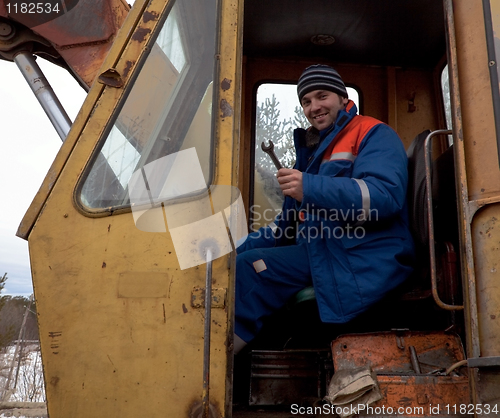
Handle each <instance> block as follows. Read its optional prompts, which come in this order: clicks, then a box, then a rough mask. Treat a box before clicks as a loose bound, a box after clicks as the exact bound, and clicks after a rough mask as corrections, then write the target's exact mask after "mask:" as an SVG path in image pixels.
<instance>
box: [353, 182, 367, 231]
mask: <svg viewBox="0 0 500 418" xmlns="http://www.w3.org/2000/svg"><path fill="white" fill-rule="evenodd" d="M353 180H354V181H355V182H356V183H358V186H359V188H360V189H361V199H362V203H363V209H362V211H363V215H362V219H359V221H358V222H357V223H356V225H362V224H363V223H364V222H365V221H366V219H367V218H368V214H369V213H370V190H369V189H368V186H367V185H366V183H365V181H364V180H360V179H353Z"/></svg>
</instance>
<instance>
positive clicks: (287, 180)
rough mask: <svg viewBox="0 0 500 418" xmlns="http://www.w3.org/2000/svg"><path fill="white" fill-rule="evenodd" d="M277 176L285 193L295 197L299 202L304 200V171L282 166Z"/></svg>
mask: <svg viewBox="0 0 500 418" xmlns="http://www.w3.org/2000/svg"><path fill="white" fill-rule="evenodd" d="M277 176H278V183H279V184H280V188H281V191H282V192H283V194H284V195H285V196H290V197H293V198H294V199H295V200H297V201H298V202H302V198H303V197H304V192H303V190H302V172H301V171H299V170H295V169H293V168H280V169H279V171H278V175H277Z"/></svg>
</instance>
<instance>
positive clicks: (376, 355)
mask: <svg viewBox="0 0 500 418" xmlns="http://www.w3.org/2000/svg"><path fill="white" fill-rule="evenodd" d="M332 356H333V363H334V369H335V370H340V369H354V368H357V367H362V366H367V365H370V366H371V368H372V370H373V371H375V372H376V374H377V380H378V383H379V387H380V391H381V394H382V399H381V400H380V401H378V402H376V403H374V404H373V405H372V406H373V408H377V407H385V408H394V410H398V408H401V407H403V410H400V412H401V411H402V412H404V413H403V414H401V415H403V416H423V415H425V414H432V415H435V414H434V413H431V411H430V410H429V408H430V405H432V406H433V407H434V408H435V407H439V409H440V414H442V415H450V416H452V415H454V414H453V412H454V411H450V410H448V411H446V410H445V408H446V405H458V404H461V403H462V404H468V403H469V402H470V400H469V379H468V376H467V369H465V368H463V367H456V368H455V369H453V367H452V366H454V365H455V366H456V365H457V364H462V363H463V364H465V361H464V360H465V355H464V350H463V347H462V343H461V341H460V339H459V337H458V336H457V335H454V334H448V333H444V332H410V331H392V332H382V333H372V334H352V335H346V336H341V337H339V338H337V339H336V340H335V341H333V343H332ZM459 362H462V363H459ZM452 369H453V370H452ZM406 408H408V410H406ZM420 408H424V409H420ZM435 411H436V410H434V412H435Z"/></svg>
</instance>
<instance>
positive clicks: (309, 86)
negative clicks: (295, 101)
mask: <svg viewBox="0 0 500 418" xmlns="http://www.w3.org/2000/svg"><path fill="white" fill-rule="evenodd" d="M314 90H328V91H333V92H334V93H337V94H338V95H340V96H342V97H348V96H347V90H346V88H345V84H344V82H343V81H342V78H341V77H340V75H339V73H338V72H337V71H335V70H334V69H333V68H332V67H329V66H328V65H322V64H316V65H311V66H310V67H307V68H306V69H305V70H304V72H303V73H302V75H301V76H300V78H299V81H298V83H297V94H298V95H299V101H302V97H304V95H306V94H307V93H309V92H311V91H314Z"/></svg>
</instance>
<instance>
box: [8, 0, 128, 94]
mask: <svg viewBox="0 0 500 418" xmlns="http://www.w3.org/2000/svg"><path fill="white" fill-rule="evenodd" d="M72 3H75V5H74V6H73V7H72V8H71V10H68V11H67V12H66V13H64V14H61V15H60V16H59V17H57V18H55V19H52V20H47V17H46V15H44V14H37V13H35V14H28V13H26V14H17V15H15V16H9V15H8V11H7V9H6V6H5V1H4V0H0V17H3V18H6V19H9V21H10V22H11V23H12V24H13V25H14V26H15V27H16V32H17V33H16V36H15V37H14V38H12V39H10V40H9V42H10V44H11V46H12V50H11V52H12V53H15V51H17V50H29V51H30V52H33V53H35V54H38V53H40V55H41V56H44V57H48V58H49V59H50V58H52V60H54V61H56V62H57V60H58V59H60V58H62V59H63V60H64V61H65V63H66V64H67V65H68V66H69V67H70V68H71V70H72V71H73V73H74V75H75V76H76V77H77V78H78V79H80V81H81V82H83V83H84V84H86V85H87V86H90V85H91V84H92V83H93V82H94V80H95V78H96V76H97V75H98V74H97V72H98V70H99V68H100V67H101V65H102V63H103V61H104V58H105V57H106V55H107V53H108V51H109V49H110V47H111V44H112V43H113V41H114V39H115V37H116V34H117V32H118V30H119V29H120V27H121V25H122V24H123V22H124V20H125V18H126V16H127V14H128V11H129V10H130V6H129V5H128V4H127V3H126V2H125V1H123V0H92V1H87V0H80V1H78V2H75V1H73V2H72ZM37 19H38V20H39V21H37ZM29 28H30V29H29ZM19 38H21V39H19ZM23 41H24V42H23ZM43 44H45V45H43ZM49 44H50V48H47V46H48V45H49ZM8 46H9V45H8V43H7V42H4V43H3V44H2V45H0V49H2V50H4V51H5V50H8ZM4 57H5V55H4ZM6 58H7V59H12V58H11V57H9V56H7V57H6Z"/></svg>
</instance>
